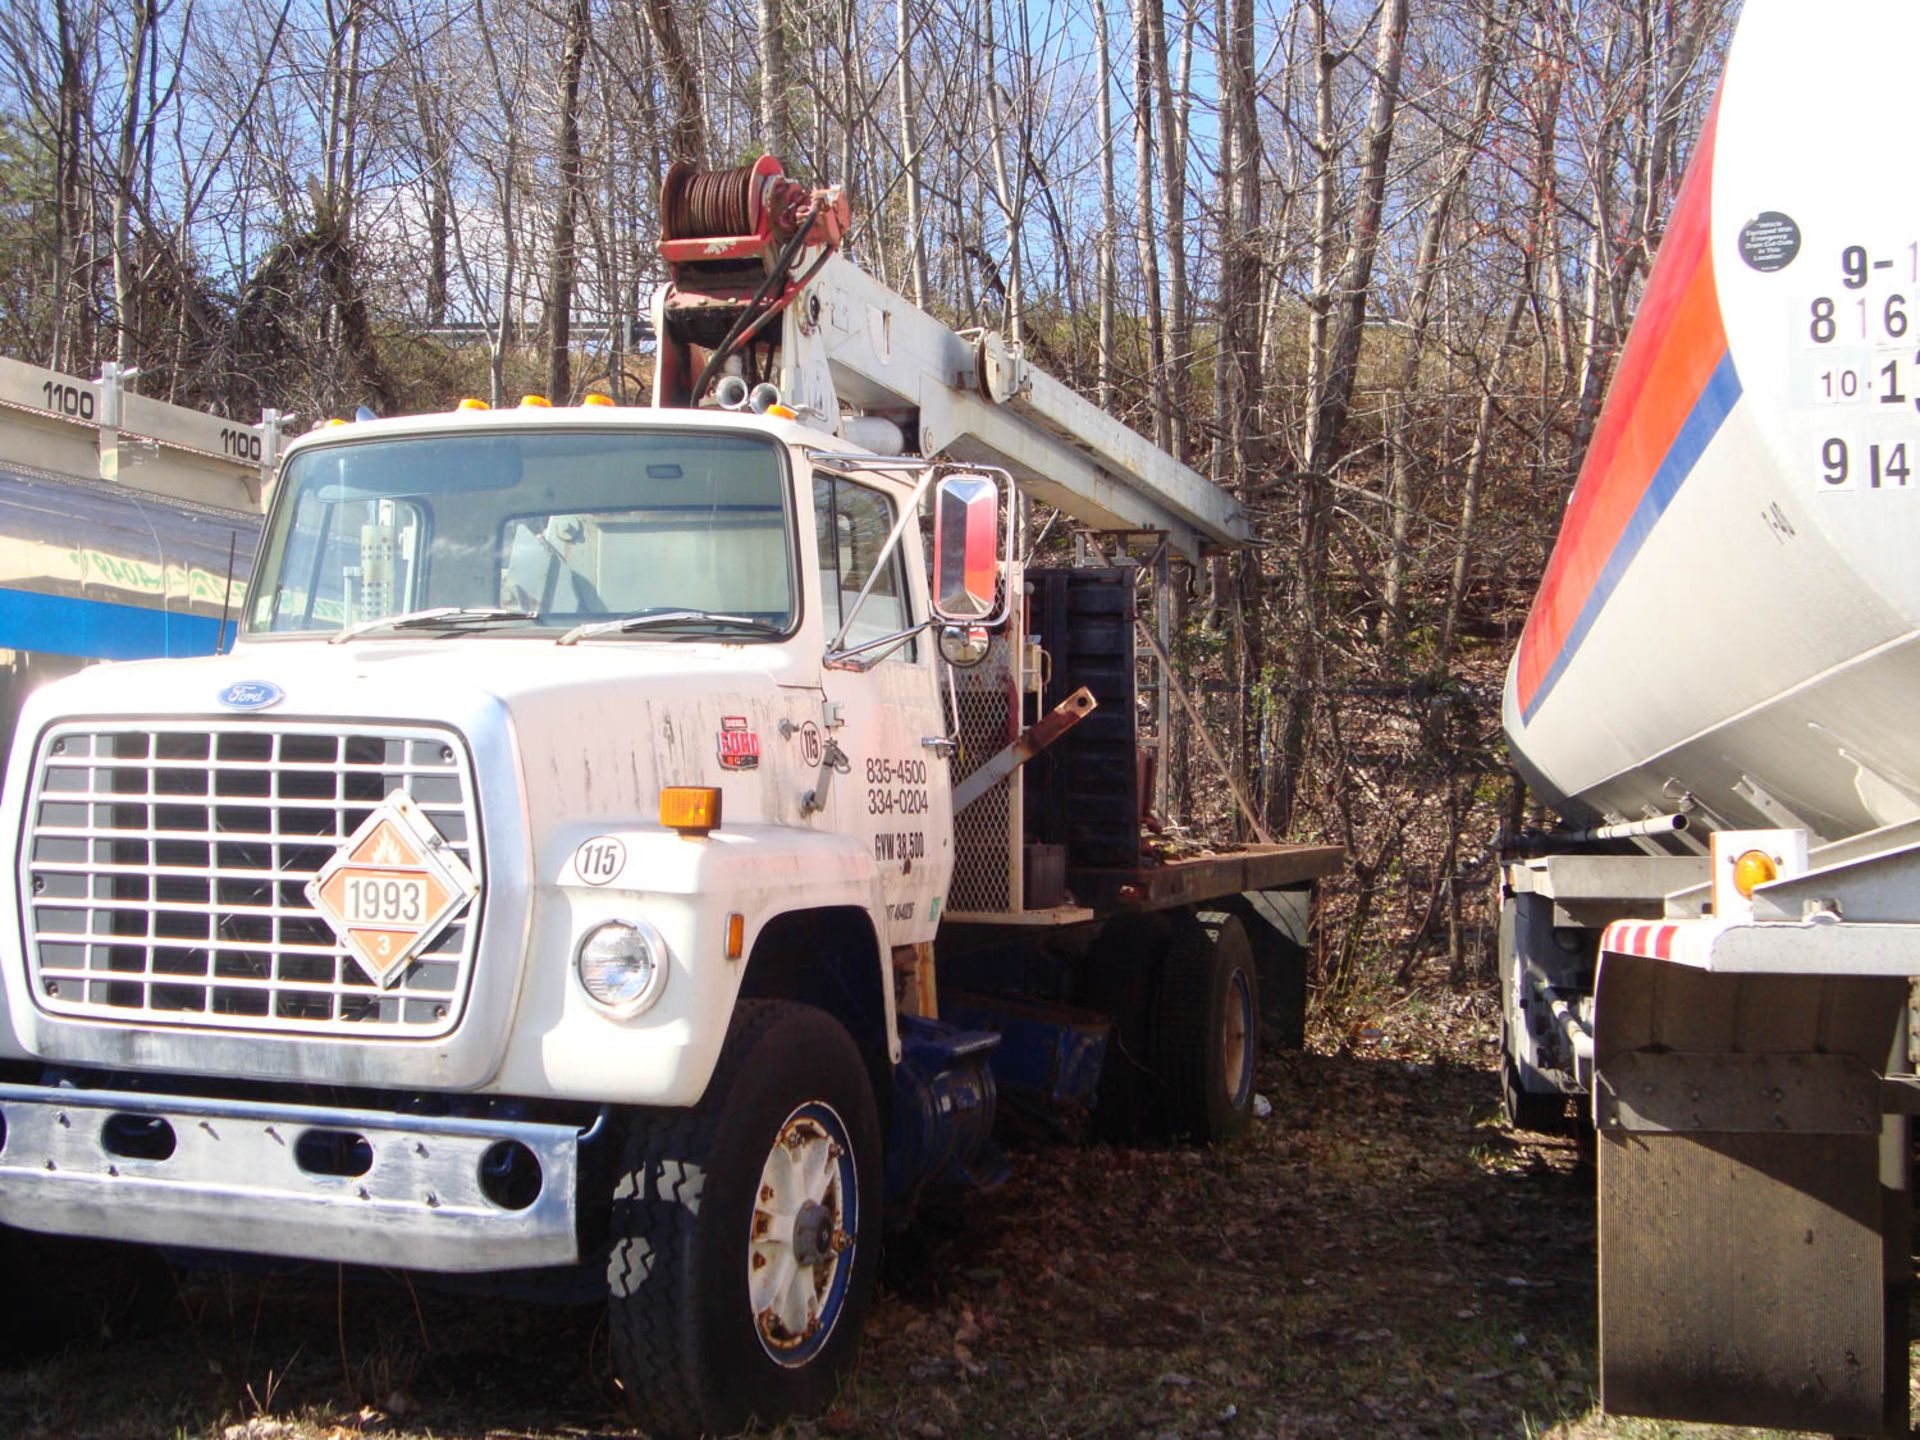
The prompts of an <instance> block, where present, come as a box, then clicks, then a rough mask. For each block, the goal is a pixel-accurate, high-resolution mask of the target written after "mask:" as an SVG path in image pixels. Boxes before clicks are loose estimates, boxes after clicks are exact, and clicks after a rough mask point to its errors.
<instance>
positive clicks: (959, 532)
mask: <svg viewBox="0 0 1920 1440" xmlns="http://www.w3.org/2000/svg"><path fill="white" fill-rule="evenodd" d="M999 532H1000V487H999V486H997V485H995V484H994V483H993V481H992V480H991V479H990V478H989V477H987V476H985V475H979V474H972V473H967V472H956V473H954V474H951V475H943V476H942V477H941V478H940V483H939V485H938V486H937V487H936V488H935V490H934V492H933V613H934V614H935V615H936V616H938V617H939V618H940V619H941V620H943V621H946V622H948V623H949V624H954V625H961V626H967V625H973V624H977V623H978V622H980V621H981V620H984V619H985V618H986V617H987V616H989V615H991V614H993V610H994V600H995V598H996V593H997V591H998V589H999V578H1000V567H999V559H1000V533H999Z"/></svg>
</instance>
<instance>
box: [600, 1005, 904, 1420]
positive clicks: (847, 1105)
mask: <svg viewBox="0 0 1920 1440" xmlns="http://www.w3.org/2000/svg"><path fill="white" fill-rule="evenodd" d="M880 1192H881V1169H880V1130H879V1120H878V1117H877V1114H876V1108H875V1104H874V1096H873V1089H872V1085H871V1082H870V1081H869V1079H868V1076H867V1070H866V1066H865V1064H864V1063H863V1062H862V1060H861V1057H860V1052H859V1050H858V1049H857V1048H856V1047H855V1046H854V1043H853V1040H852V1038H851V1037H850V1036H849V1035H848V1034H847V1032H846V1031H845V1030H844V1029H843V1028H842V1027H841V1026H840V1025H839V1023H838V1022H836V1021H835V1020H834V1019H833V1018H832V1017H831V1016H829V1015H827V1014H826V1013H825V1012H824V1011H821V1010H816V1009H814V1008H812V1007H811V1006H806V1005H796V1004H790V1003H787V1002H784V1001H742V1002H740V1004H739V1006H738V1007H737V1009H736V1013H735V1017H734V1022H733V1025H732V1028H731V1029H730V1030H729V1032H728V1035H727V1043H726V1046H725V1048H724V1050H723V1051H722V1052H721V1056H720V1062H719V1064H718V1066H716V1068H715V1070H714V1075H713V1079H712V1081H711V1082H710V1083H709V1084H708V1086H707V1093H706V1095H705V1096H704V1097H703V1098H702V1099H701V1102H700V1104H699V1105H698V1106H697V1107H695V1108H694V1109H692V1110H671V1111H645V1112H638V1113H635V1114H634V1115H632V1116H631V1117H629V1120H628V1124H627V1135H626V1149H625V1159H624V1163H623V1165H622V1174H621V1175H620V1177H619V1179H618V1181H617V1184H616V1187H615V1191H614V1203H613V1212H612V1231H613V1234H612V1241H613V1244H612V1250H611V1253H610V1255H609V1259H608V1268H607V1282H608V1318H609V1322H610V1323H609V1330H610V1334H611V1337H612V1348H613V1369H614V1374H615V1376H616V1378H617V1379H618V1380H619V1382H620V1384H621V1386H622V1388H623V1389H624V1391H625V1393H626V1396H627V1400H628V1403H629V1405H630V1406H631V1407H632V1409H633V1411H634V1413H635V1415H636V1416H637V1418H639V1419H640V1420H641V1422H642V1423H643V1424H644V1425H645V1426H646V1427H647V1428H648V1430H649V1431H650V1432H652V1433H654V1434H656V1435H661V1436H669V1435H698V1434H703V1433H708V1434H731V1433H733V1432H734V1431H737V1430H740V1429H743V1428H745V1427H746V1426H747V1425H748V1424H750V1423H752V1422H753V1421H755V1420H758V1421H760V1422H763V1423H766V1424H775V1423H777V1422H779V1421H780V1420H782V1419H784V1418H786V1417H787V1416H789V1415H795V1414H804V1413H807V1412H810V1411H814V1410H818V1409H820V1408H822V1407H824V1406H825V1405H827V1404H828V1403H829V1402H830V1401H831V1400H832V1399H833V1396H834V1394H835V1391H836V1390H837V1389H838V1387H839V1385H840V1382H841V1380H842V1379H843V1378H844V1377H845V1375H846V1373H847V1371H848V1370H849V1369H850V1368H851V1366H852V1363H853V1360H854V1357H855V1355H856V1354H857V1353H858V1350H859V1345H860V1330H861V1326H862V1324H863V1323H864V1322H865V1319H866V1313H867V1310H868V1308H869V1307H870V1306H871V1304H872V1299H873V1290H874V1281H875V1277H876V1275H877V1273H878V1268H879V1258H880V1257H879V1245H880V1211H881V1193H880Z"/></svg>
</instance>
